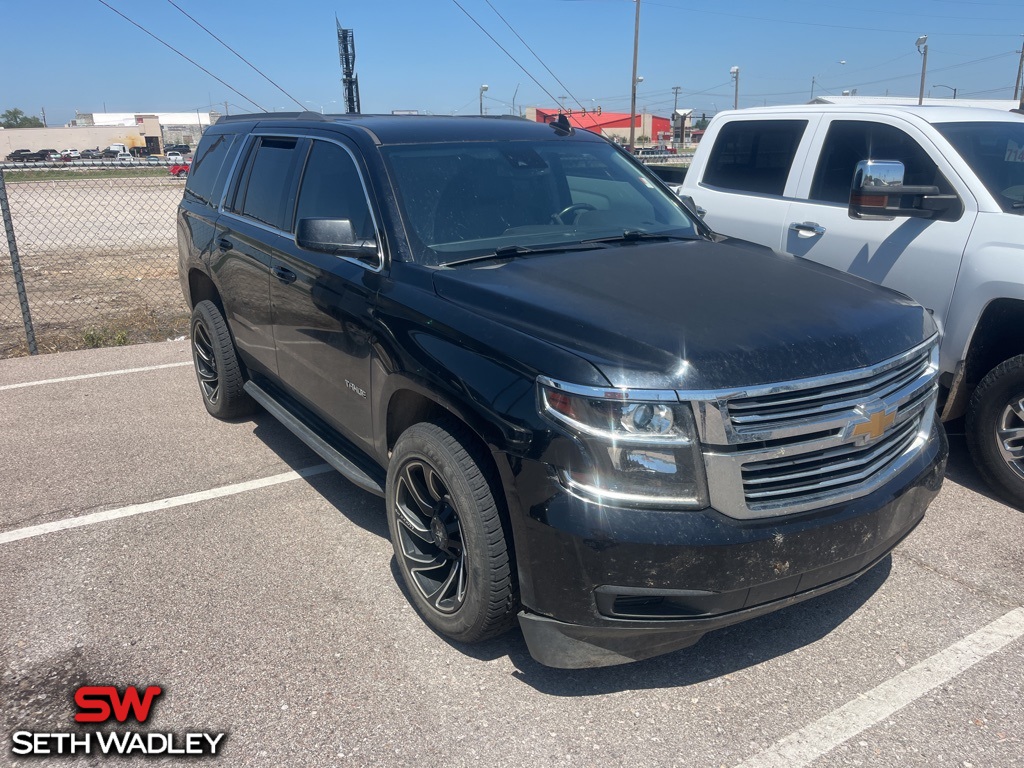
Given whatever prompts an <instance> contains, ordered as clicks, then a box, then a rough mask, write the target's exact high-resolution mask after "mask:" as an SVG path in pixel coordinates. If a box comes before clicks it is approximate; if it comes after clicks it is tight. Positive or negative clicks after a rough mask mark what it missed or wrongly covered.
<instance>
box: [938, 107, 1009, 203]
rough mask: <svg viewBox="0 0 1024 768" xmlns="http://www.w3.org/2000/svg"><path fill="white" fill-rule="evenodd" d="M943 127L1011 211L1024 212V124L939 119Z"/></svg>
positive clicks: (940, 129)
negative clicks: (953, 121) (954, 121)
mask: <svg viewBox="0 0 1024 768" xmlns="http://www.w3.org/2000/svg"><path fill="white" fill-rule="evenodd" d="M935 128H936V130H938V131H939V133H941V134H942V135H943V136H945V137H946V139H947V140H948V141H949V143H950V144H952V145H953V148H954V149H956V151H957V152H959V153H960V156H961V157H962V158H963V159H964V160H966V161H967V164H968V165H969V166H971V170H973V171H974V172H975V173H976V174H978V178H980V179H981V181H982V183H983V184H984V185H985V187H986V188H987V189H988V191H989V192H991V193H992V196H993V197H995V199H996V202H998V203H999V206H1000V207H1001V208H1002V209H1003V210H1004V211H1006V212H1008V213H1017V214H1020V213H1024V125H1022V124H1021V123H1020V122H1018V121H1014V122H1003V121H998V122H996V121H993V122H988V123H985V122H968V123H937V124H936V125H935Z"/></svg>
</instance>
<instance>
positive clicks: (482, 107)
mask: <svg viewBox="0 0 1024 768" xmlns="http://www.w3.org/2000/svg"><path fill="white" fill-rule="evenodd" d="M486 90H487V86H486V85H481V86H480V114H481V115H483V113H484V91H486Z"/></svg>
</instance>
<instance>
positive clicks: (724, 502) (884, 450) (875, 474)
mask: <svg viewBox="0 0 1024 768" xmlns="http://www.w3.org/2000/svg"><path fill="white" fill-rule="evenodd" d="M677 395H678V397H679V398H680V399H681V400H684V401H689V402H690V403H691V404H692V405H693V408H694V413H695V414H696V416H697V428H698V431H699V433H700V440H701V444H702V448H703V452H704V462H705V467H706V469H707V477H708V489H709V492H710V496H711V504H712V506H714V507H715V508H716V509H718V510H720V511H722V512H724V513H725V514H727V515H730V516H732V517H738V518H747V519H753V518H759V517H770V516H773V515H786V514H792V513H797V512H804V511H807V510H811V509H816V508H820V507H822V506H825V505H827V504H839V503H843V502H845V501H849V500H851V499H855V498H858V497H860V496H864V495H866V494H868V493H871V492H872V491H873V490H875V489H876V488H879V487H880V486H882V485H883V484H884V483H886V482H887V481H888V480H889V479H890V478H892V477H894V476H895V475H896V474H898V473H899V472H900V471H902V470H903V468H904V467H906V466H907V465H908V464H909V463H910V462H911V461H912V460H913V459H914V457H915V456H917V454H918V452H919V451H920V450H921V448H922V446H924V444H925V443H926V441H927V438H928V435H929V433H930V431H931V428H932V419H933V417H932V411H933V410H934V408H935V402H936V399H937V397H938V340H937V338H932V339H930V340H929V341H928V342H926V343H924V344H921V345H920V346H918V347H916V348H915V349H913V350H910V351H908V352H906V353H904V354H902V355H899V356H897V357H894V358H892V359H890V360H886V361H883V362H881V363H878V364H876V365H873V366H869V367H866V368H861V369H857V370H853V371H846V372H841V373H837V374H835V375H831V376H824V377H819V378H815V379H804V380H800V381H791V382H784V383H780V384H774V385H764V386H759V387H753V388H747V389H744V390H737V391H731V392H685V391H679V392H677Z"/></svg>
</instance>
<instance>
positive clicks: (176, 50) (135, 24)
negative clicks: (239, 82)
mask: <svg viewBox="0 0 1024 768" xmlns="http://www.w3.org/2000/svg"><path fill="white" fill-rule="evenodd" d="M98 1H99V3H100V4H101V5H105V6H107V8H109V9H110V10H112V11H113V12H114V13H116V14H117V15H118V16H120V17H121V18H122V19H124V20H125V21H127V22H128V23H129V24H132V25H133V26H136V27H138V28H139V29H141V30H142V31H143V32H145V33H146V34H147V35H149V36H150V37H152V38H153V39H154V40H156V41H157V42H158V43H160V44H161V45H164V46H166V47H168V48H170V49H171V50H172V51H174V52H175V53H176V54H178V55H179V56H181V58H183V59H185V61H187V62H189V63H190V64H192V65H193V66H196V67H198V68H199V69H201V70H202V71H203V72H205V73H206V74H208V75H209V76H210V77H212V78H213V79H214V80H216V81H217V82H218V83H220V84H221V85H223V86H224V87H225V88H228V89H230V90H231V91H232V92H233V93H237V94H238V95H239V96H241V97H242V98H243V99H245V100H246V101H248V102H249V103H250V104H252V105H253V106H255V107H256V108H257V109H261V110H263V111H264V112H266V111H267V110H266V109H264V108H263V107H261V106H260V105H259V104H257V103H256V102H255V101H253V100H252V99H250V98H249V97H248V96H246V95H245V94H244V93H242V92H241V91H240V90H238V89H237V88H233V87H231V86H230V85H228V84H227V83H226V82H224V81H223V80H221V79H220V78H219V77H217V76H216V75H215V74H213V72H211V71H210V70H208V69H207V68H206V67H204V66H203V65H202V64H200V63H199V62H197V61H195V60H193V59H190V58H189V57H188V56H186V55H185V54H184V53H182V52H181V51H179V50H178V49H177V48H175V47H174V46H173V45H171V44H170V43H168V42H166V41H165V40H161V39H160V38H159V37H157V36H156V35H154V34H153V33H152V32H150V31H149V30H148V29H146V28H145V27H144V26H142V25H141V24H139V23H138V22H136V21H132V20H131V19H129V18H128V17H127V16H125V15H124V14H123V13H121V12H120V11H119V10H117V8H115V7H114V6H112V5H111V4H110V3H108V2H106V0H98Z"/></svg>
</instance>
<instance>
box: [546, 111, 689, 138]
mask: <svg viewBox="0 0 1024 768" xmlns="http://www.w3.org/2000/svg"><path fill="white" fill-rule="evenodd" d="M558 115H559V110H557V109H541V108H540V107H528V108H527V109H526V118H527V119H528V120H535V121H536V122H538V123H552V122H554V121H555V120H557V119H558ZM566 116H567V117H568V118H569V122H570V123H571V124H572V125H573V126H574V127H575V128H580V129H582V130H584V131H591V132H593V133H597V134H600V135H602V136H605V137H607V138H610V139H618V140H620V142H622V143H625V142H628V141H629V113H627V112H605V111H603V110H602V111H601V112H600V113H598V112H596V111H595V112H586V113H584V112H582V111H576V112H573V111H568V110H567V111H566ZM635 132H636V137H637V141H638V143H639V139H640V137H641V136H646V137H647V142H645V143H650V144H664V145H666V146H668V145H669V144H670V143H671V142H672V121H671V120H669V118H667V117H656V116H655V115H652V114H649V113H648V114H638V115H637V116H636V124H635Z"/></svg>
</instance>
